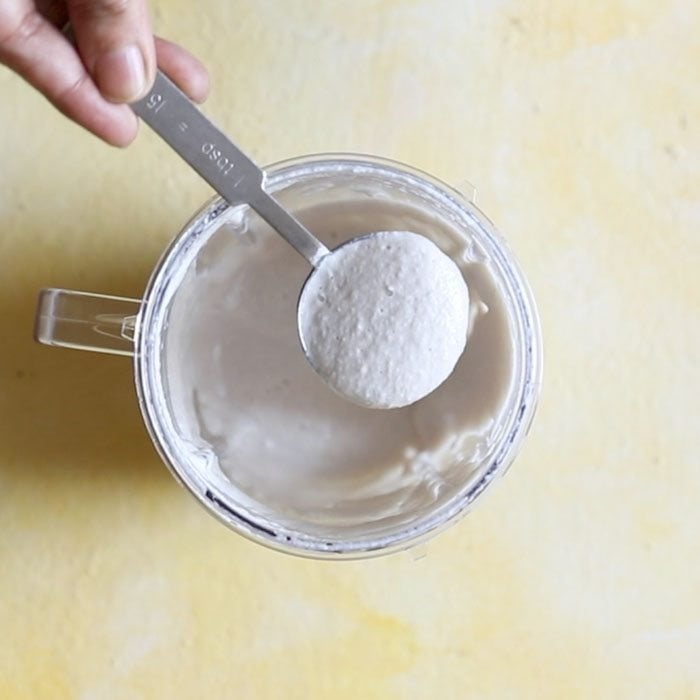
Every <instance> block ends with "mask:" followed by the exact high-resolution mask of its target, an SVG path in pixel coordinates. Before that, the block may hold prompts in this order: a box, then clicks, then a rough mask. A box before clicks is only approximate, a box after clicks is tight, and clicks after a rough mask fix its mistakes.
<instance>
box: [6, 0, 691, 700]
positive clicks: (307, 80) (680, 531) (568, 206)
mask: <svg viewBox="0 0 700 700" xmlns="http://www.w3.org/2000/svg"><path fill="white" fill-rule="evenodd" d="M154 15H155V25H156V27H157V30H158V32H159V33H161V34H163V35H166V36H169V37H170V38H172V39H175V40H177V41H180V42H181V43H183V44H185V45H187V46H188V47H190V48H191V49H192V50H193V51H195V52H196V53H197V54H198V55H199V56H201V57H202V58H203V59H204V61H205V63H206V64H207V65H208V66H209V68H210V69H211V73H212V78H213V85H214V88H213V93H212V97H211V99H210V101H209V103H208V106H207V108H206V111H207V112H208V114H210V115H212V116H213V117H214V118H215V120H216V121H217V122H219V123H220V124H221V125H222V126H223V127H224V128H225V129H226V130H228V131H229V132H230V133H231V134H232V135H234V136H235V137H236V139H237V140H238V141H239V142H240V143H241V144H242V145H243V146H244V147H246V148H247V149H248V150H249V152H250V153H251V154H252V155H253V156H254V157H255V158H256V159H257V160H258V161H260V162H262V163H269V162H272V161H276V160H279V159H282V158H285V157H288V156H293V155H298V154H304V153H309V152H318V151H329V150H333V151H338V150H340V151H342V150H349V151H360V152H369V153H375V154H378V155H384V156H389V157H393V158H397V159H400V160H402V161H405V162H408V163H411V164H413V165H415V166H418V167H420V168H424V169H426V170H428V171H430V172H432V173H434V174H435V175H437V176H438V177H441V178H442V179H445V180H447V181H449V182H451V183H453V184H456V185H460V184H462V183H463V182H464V181H466V180H469V181H471V182H473V183H474V184H475V185H476V186H477V189H478V193H479V196H478V202H479V203H480V205H481V206H482V208H483V209H484V210H485V211H486V212H487V213H488V214H489V215H490V216H491V217H492V218H493V219H494V220H495V222H496V223H497V224H498V226H499V227H500V228H501V229H502V230H503V232H504V233H505V234H506V235H507V237H508V238H509V240H510V241H511V243H512V246H513V247H514V249H515V251H516V253H517V254H518V255H519V257H520V259H521V261H522V264H523V266H524V268H525V270H526V273H527V275H528V277H529V279H530V281H531V283H532V285H533V288H534V291H535V293H536V296H537V299H538V302H539V305H540V310H541V315H542V321H543V325H544V338H545V343H546V345H545V347H546V358H545V386H544V391H543V396H542V401H541V406H540V411H539V414H538V416H537V419H536V421H535V425H534V428H533V431H532V433H531V435H530V439H529V440H528V442H527V444H526V447H525V449H524V451H523V453H522V455H521V457H520V458H519V460H518V461H517V462H516V464H515V466H514V467H513V469H512V471H511V472H510V473H509V474H508V477H507V478H506V479H504V480H503V481H502V482H501V483H500V484H498V485H497V486H496V487H494V490H493V491H492V493H491V494H490V495H489V496H488V497H487V498H486V499H485V501H484V502H483V503H481V504H480V506H479V507H478V508H477V509H476V510H475V512H473V513H472V514H471V515H469V516H468V517H467V518H466V520H464V521H462V522H461V523H460V524H459V525H457V526H456V527H454V528H453V529H451V530H450V531H448V532H447V533H444V534H442V535H441V536H439V537H438V538H437V539H436V540H434V541H432V542H430V543H429V544H428V545H427V547H425V548H424V549H422V550H420V551H419V552H413V553H404V554H400V555H395V556H392V557H389V558H385V559H380V560H375V561H367V562H356V563H323V562H314V561H304V560H297V559H293V558H291V557H286V556H284V555H281V554H277V553H274V552H271V551H267V550H265V549H263V548H261V547H258V546H255V545H252V544H250V543H248V542H246V541H244V540H243V539H241V538H239V537H237V536H236V535H234V534H232V533H231V532H229V531H227V530H226V529H225V528H224V527H223V526H221V525H219V524H217V523H216V522H215V521H214V520H213V519H212V518H210V517H209V516H207V515H206V513H205V512H204V511H202V510H201V509H200V508H199V507H198V506H197V505H196V504H195V502H194V501H193V500H192V499H191V498H190V497H189V496H188V495H187V494H186V493H185V492H184V491H182V490H180V488H179V487H178V486H177V485H176V483H175V482H174V480H173V479H172V478H171V477H170V476H169V474H168V472H167V471H166V469H165V467H164V466H163V465H162V464H161V463H160V462H159V460H158V458H157V456H156V455H155V453H154V450H153V449H152V447H151V446H150V443H149V441H148V439H147V437H146V434H145V429H144V428H143V426H142V423H141V420H140V416H139V413H138V409H137V406H136V401H135V397H134V391H133V388H132V386H131V367H130V363H129V361H128V360H126V359H123V358H115V357H104V356H98V355H90V354H87V353H79V352H71V351H65V350H51V349H48V348H45V347H39V346H36V345H34V344H33V343H32V340H31V332H32V318H33V309H34V304H35V296H36V293H37V290H38V289H39V288H40V287H43V286H50V285H55V286H65V287H74V288H78V289H86V290H91V291H99V292H106V293H110V292H111V293H115V294H124V295H139V294H140V293H141V291H142V289H143V287H144V284H145V282H146V280H147V277H148V274H149V271H150V270H151V268H152V266H153V265H154V263H155V261H156V259H157V257H158V255H159V253H160V251H161V250H162V249H163V247H164V246H165V245H166V243H167V242H168V240H169V238H170V237H171V235H172V234H174V233H175V232H176V231H177V230H178V229H179V227H180V225H181V224H182V223H183V222H184V220H185V219H186V218H187V217H188V216H189V214H190V213H191V212H192V211H193V210H194V209H195V208H196V207H197V206H198V205H199V204H200V203H201V202H202V201H203V200H204V199H205V198H206V197H207V196H208V194H209V190H208V188H207V186H206V185H204V184H203V183H202V182H201V181H200V180H199V179H198V178H197V176H196V175H194V174H193V173H191V172H188V170H187V168H186V167H185V166H184V165H183V164H182V163H181V162H180V161H179V159H178V158H177V157H176V156H175V155H173V154H171V153H169V152H168V150H167V149H166V147H165V146H164V145H163V144H162V143H160V142H159V141H158V139H157V138H156V137H155V136H153V135H152V134H150V133H147V131H146V130H145V129H144V130H143V133H142V134H141V136H140V137H139V139H138V141H137V142H136V143H135V145H134V146H133V147H131V148H129V149H128V150H126V151H123V152H122V151H117V150H114V149H110V148H108V147H107V146H104V145H102V144H101V143H100V142H98V141H97V140H96V139H94V138H93V137H91V136H89V135H87V134H84V133H82V132H81V131H80V130H79V129H78V128H77V127H75V126H74V125H72V124H70V123H68V122H67V121H65V120H64V119H63V118H62V117H60V116H59V115H57V114H56V113H54V112H53V111H52V109H51V108H50V107H49V106H48V105H47V104H46V103H45V102H44V100H43V99H42V98H41V97H40V96H38V95H36V94H35V93H33V92H32V91H31V90H30V89H29V88H28V87H26V86H25V85H24V84H22V83H21V82H20V81H19V80H18V79H17V78H15V77H14V76H12V75H11V74H10V73H9V71H7V70H4V69H3V70H1V71H0V105H1V107H0V158H1V163H0V262H1V264H2V271H1V272H0V319H1V322H2V331H1V332H0V698H2V700H5V698H7V699H8V700H24V699H31V700H36V699H37V698H57V699H63V698H79V699H81V700H117V699H119V700H121V699H127V698H129V699H131V698H168V699H169V700H171V699H173V698H188V699H189V698H209V697H212V698H213V697H217V698H220V697H226V698H242V699H243V698H245V699H248V698H256V699H258V698H260V699H263V700H264V699H266V698H284V699H285V700H296V699H299V700H302V699H303V700H307V699H311V700H313V699H317V698H318V699H321V698H339V699H344V698H348V699H350V698H352V699H353V700H354V699H355V698H362V699H367V700H371V699H374V698H376V699H380V698H381V699H395V698H418V699H422V698H426V699H431V700H432V699H434V698H440V699H442V698H445V699H448V700H449V699H451V698H455V699H460V700H462V699H464V698H469V699H471V698H475V699H479V700H481V699H484V700H491V699H494V700H495V699H499V700H501V699H511V698H513V699H518V700H520V699H529V698H533V699H537V700H546V699H548V698H566V699H572V698H573V699H576V698H581V699H583V698H585V699H590V698H596V699H599V698H616V699H617V698H634V699H635V700H637V699H639V698H654V699H656V698H663V699H666V698H669V699H673V700H675V699H678V700H680V699H681V698H683V699H688V698H700V546H699V545H698V542H699V541H700V469H698V449H697V448H698V437H697V435H698V430H699V429H698V425H699V419H700V410H699V408H698V406H699V402H700V398H699V395H700V358H699V353H700V282H699V281H698V280H699V279H700V277H698V270H700V231H699V226H700V157H699V153H700V151H699V147H700V90H699V89H698V87H699V82H698V71H699V69H700V42H699V41H698V26H700V24H699V23H700V4H698V3H696V2H692V1H691V0H678V1H673V0H666V1H662V2H659V0H606V1H605V2H603V0H593V2H581V1H580V0H557V1H556V2H551V0H548V1H545V0H528V1H522V2H517V1H513V0H511V1H507V0H498V1H490V0H482V1H480V2H476V1H469V2H467V1H461V0H422V1H419V0H415V1H414V0H394V1H390V0H386V1H380V0H352V1H351V0H342V1H341V0H335V1H333V0H322V1H320V2H318V1H316V2H312V1H311V0H255V1H254V0H226V1H224V0H221V1H219V2H216V1H214V0H200V1H199V2H185V0H169V1H166V0H160V1H158V2H156V3H155V6H154Z"/></svg>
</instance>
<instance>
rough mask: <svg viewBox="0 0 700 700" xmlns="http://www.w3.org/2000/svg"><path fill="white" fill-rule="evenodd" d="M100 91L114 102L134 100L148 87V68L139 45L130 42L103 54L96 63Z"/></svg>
mask: <svg viewBox="0 0 700 700" xmlns="http://www.w3.org/2000/svg"><path fill="white" fill-rule="evenodd" d="M95 80H96V82H97V87H98V88H99V89H100V92H101V93H102V94H103V95H104V96H105V97H106V98H107V99H108V100H111V101H113V102H133V101H134V100H137V99H138V98H139V97H141V96H142V94H143V92H144V90H145V89H146V68H145V66H144V63H143V54H142V53H141V50H140V49H139V47H138V46H136V45H135V44H129V45H128V46H124V47H123V48H121V49H116V50H115V51H108V52H107V53H104V54H102V55H101V56H100V57H99V58H98V59H97V63H96V64H95Z"/></svg>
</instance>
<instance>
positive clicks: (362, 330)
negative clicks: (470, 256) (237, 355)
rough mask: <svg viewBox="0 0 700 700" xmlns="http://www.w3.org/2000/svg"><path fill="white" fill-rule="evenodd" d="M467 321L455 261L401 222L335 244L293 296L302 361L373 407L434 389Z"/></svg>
mask: <svg viewBox="0 0 700 700" xmlns="http://www.w3.org/2000/svg"><path fill="white" fill-rule="evenodd" d="M468 324H469V291H468V289H467V285H466V284H465V281H464V278H463V277H462V273H461V272H460V270H459V268H458V267H457V266H456V265H455V263H454V262H452V260H451V259H450V258H449V257H447V255H445V254H444V253H443V252H442V251H441V250H440V249H439V248H438V247H437V246H436V245H435V244H434V243H433V242H432V241H430V240H429V239H427V238H425V237H424V236H419V235H417V234H415V233H412V232H410V231H381V232H377V233H374V234H372V235H371V236H366V237H362V238H356V239H354V240H352V241H350V242H349V243H346V244H345V245H342V246H340V247H339V248H337V249H336V250H334V251H333V252H332V253H331V254H330V255H327V256H326V257H325V258H324V259H323V260H322V261H321V263H320V265H319V266H318V268H317V269H316V270H315V271H314V272H313V274H312V275H311V277H310V278H309V280H308V281H307V283H306V285H305V286H304V290H303V292H302V295H301V297H300V299H299V333H300V338H301V340H302V344H303V346H304V348H305V349H306V352H307V355H308V358H309V361H310V362H311V364H312V366H313V367H314V368H315V369H316V370H317V371H318V373H319V374H320V375H321V376H322V377H323V378H324V379H325V380H326V381H327V382H328V384H329V385H330V386H331V387H332V388H333V389H335V390H336V391H337V392H338V393H339V394H340V395H341V396H343V397H345V398H347V399H349V400H351V401H355V402H356V403H359V404H360V405H363V406H369V407H374V408H398V407H401V406H408V405H409V404H412V403H415V402H416V401H418V400H419V399H422V398H423V397H424V396H427V395H428V394H429V393H430V392H431V391H434V390H435V389H437V387H438V386H440V384H442V383H443V382H444V381H445V380H446V379H447V377H448V376H449V375H450V374H451V372H452V370H453V369H454V367H455V364H456V363H457V360H458V359H459V357H460V355H461V354H462V352H463V350H464V345H465V343H466V340H467V327H468Z"/></svg>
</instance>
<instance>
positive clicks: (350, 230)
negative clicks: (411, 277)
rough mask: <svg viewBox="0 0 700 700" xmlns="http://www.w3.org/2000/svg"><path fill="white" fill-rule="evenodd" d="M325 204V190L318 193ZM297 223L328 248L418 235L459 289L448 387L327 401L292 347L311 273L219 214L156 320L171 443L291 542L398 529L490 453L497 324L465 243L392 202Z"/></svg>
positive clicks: (254, 227)
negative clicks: (297, 535) (466, 297)
mask: <svg viewBox="0 0 700 700" xmlns="http://www.w3.org/2000/svg"><path fill="white" fill-rule="evenodd" d="M324 197H325V198H326V200H329V199H330V198H331V194H330V193H324ZM295 214H296V215H297V216H298V217H299V218H300V220H301V221H302V222H303V223H304V224H305V225H306V226H308V228H309V229H310V230H311V231H312V232H313V233H315V234H316V235H317V236H318V237H319V238H320V239H321V240H322V241H323V242H324V243H325V244H326V245H328V246H329V247H330V248H335V247H336V246H338V245H339V244H341V243H342V242H344V241H347V240H348V239H350V238H354V237H356V236H362V235H365V234H368V233H371V232H374V231H382V230H409V231H415V232H416V233H419V234H422V235H425V236H428V237H429V238H431V239H432V240H434V241H435V242H436V243H437V244H438V245H439V246H440V248H441V249H442V250H443V251H444V252H446V253H447V254H449V255H450V257H451V258H452V259H453V260H455V261H456V262H457V263H458V265H459V269H460V270H461V271H462V273H463V275H464V277H465V279H466V280H468V284H469V292H470V303H469V320H468V324H469V327H468V341H467V345H466V349H465V351H464V353H463V354H462V356H461V358H460V359H459V361H458V363H457V365H456V367H455V369H454V372H453V373H452V375H451V376H450V377H449V379H448V380H447V381H446V382H445V383H444V384H442V386H440V387H439V388H438V389H437V390H436V391H434V392H433V393H431V394H430V395H429V396H427V397H425V398H424V399H422V400H420V401H418V402H417V403H415V404H413V405H412V406H408V407H406V408H400V409H395V410H390V411H380V410H374V409H368V408H363V407H361V406H358V405H355V404H353V403H351V402H349V401H347V400H346V399H343V398H341V397H340V396H338V395H337V394H336V393H335V392H334V391H332V390H331V389H330V388H329V387H328V385H327V384H326V383H325V382H324V381H323V380H322V379H321V378H320V377H319V376H318V375H317V374H316V372H315V371H314V370H313V369H312V368H311V366H310V365H309V363H308V362H307V360H306V358H305V357H304V354H303V352H302V349H301V347H300V343H299V338H298V334H297V325H296V306H297V300H298V297H299V293H300V290H301V288H302V285H303V283H304V281H305V279H306V277H307V276H308V274H309V272H310V268H309V266H308V264H307V263H306V261H304V260H303V259H302V258H301V257H300V256H299V255H298V254H297V253H296V252H295V251H294V250H293V249H292V248H290V247H289V245H287V244H286V243H285V242H284V241H283V240H282V239H281V238H280V237H279V236H278V235H277V234H275V233H274V232H272V231H271V230H270V229H269V227H267V225H265V224H264V223H263V222H262V221H260V220H259V219H258V218H257V217H255V216H254V215H249V214H241V213H240V209H239V210H234V211H232V212H231V213H230V217H229V222H228V223H227V224H225V225H223V226H222V227H221V228H220V229H219V230H218V231H216V232H215V233H214V234H213V235H212V236H211V238H210V239H209V240H208V242H207V243H206V245H205V247H204V248H203V250H202V251H201V252H200V253H199V255H198V257H197V259H196V262H195V263H193V264H192V266H191V268H190V269H189V271H188V272H187V274H186V277H185V278H184V280H183V282H182V284H181V286H180V288H179V289H178V291H177V293H176V295H175V299H174V301H173V303H172V307H171V311H170V314H169V327H168V331H167V334H166V342H165V351H164V371H165V375H166V383H167V388H168V392H169V394H170V396H171V412H172V414H173V417H174V421H175V423H176V427H177V430H178V431H179V432H180V435H181V439H182V440H183V441H186V442H187V444H190V445H191V446H192V450H193V451H195V450H198V451H199V452H200V453H202V452H207V453H210V454H211V453H212V452H213V459H212V462H213V464H214V467H213V468H214V469H215V470H216V471H217V473H220V474H221V475H222V476H223V479H222V481H223V484H224V486H222V488H223V489H225V491H226V494H227V495H226V498H227V499H229V501H230V502H231V503H234V504H236V503H239V504H244V505H245V507H246V509H247V512H253V513H257V514H259V515H260V516H261V517H263V518H267V519H268V520H269V521H272V522H278V523H281V524H283V525H285V526H287V527H292V528H298V529H300V530H303V531H305V532H310V533H313V532H316V533H321V536H326V535H327V533H328V532H330V531H331V530H332V531H333V532H335V533H336V534H338V536H341V535H342V536H348V537H349V536H352V535H353V534H357V533H363V534H366V533H368V532H376V533H381V532H385V531H388V530H390V529H392V528H396V527H403V526H404V524H406V523H412V522H414V521H415V519H416V518H417V517H420V516H421V515H424V514H426V513H428V512H431V511H432V510H433V509H434V508H435V507H437V506H439V505H440V504H442V503H445V502H447V500H448V499H449V498H450V497H451V496H454V495H455V493H457V492H458V491H460V490H461V489H463V488H464V486H465V485H466V484H467V483H468V482H469V480H470V479H472V478H473V477H475V476H476V475H477V474H478V472H479V470H480V468H482V467H483V466H484V464H486V463H487V462H488V461H489V459H490V458H492V456H493V452H494V447H495V446H496V445H497V443H498V441H499V439H500V437H501V435H502V433H503V431H504V427H503V421H502V420H501V418H502V415H503V414H504V412H505V411H506V410H507V408H508V400H509V388H510V385H511V382H512V381H513V376H514V352H513V347H512V343H511V336H512V329H511V323H512V320H511V317H510V316H509V313H508V310H507V306H506V304H505V302H504V299H503V296H502V291H501V288H500V286H499V284H498V282H497V281H496V279H495V278H494V275H493V273H492V270H491V268H490V264H489V262H488V260H487V259H485V256H484V254H483V252H482V251H481V250H480V248H479V246H478V245H476V244H475V243H474V241H469V240H464V238H463V237H462V236H460V235H459V234H458V233H457V232H456V231H454V230H453V229H452V228H451V226H450V225H449V224H448V223H446V222H444V221H442V220H439V219H437V218H436V217H435V216H432V215H428V214H425V213H424V212H423V211H421V210H420V209H418V208H416V207H413V206H411V205H409V204H405V203H397V202H392V201H391V200H390V199H385V198H372V197H367V196H360V195H357V196H356V197H355V198H354V199H348V200H347V201H342V200H339V201H334V202H332V203H328V204H324V203H317V204H314V205H313V206H310V207H309V208H307V209H304V210H301V211H300V210H297V211H296V212H295Z"/></svg>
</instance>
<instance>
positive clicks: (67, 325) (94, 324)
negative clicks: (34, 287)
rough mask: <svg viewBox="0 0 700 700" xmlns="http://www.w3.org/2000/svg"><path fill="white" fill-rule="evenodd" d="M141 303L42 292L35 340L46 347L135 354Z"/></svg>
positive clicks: (84, 293)
mask: <svg viewBox="0 0 700 700" xmlns="http://www.w3.org/2000/svg"><path fill="white" fill-rule="evenodd" d="M140 308H141V301H140V300H137V299H126V298H124V297H114V296H107V295H104V294H88V293H86V292H76V291H72V290H68V289H42V290H41V292H40V294H39V302H38V304H37V309H36V317H35V323H34V338H35V339H36V340H37V341H38V342H39V343H43V344H44V345H53V346H55V347H62V348H76V349H79V350H91V351H93V352H104V353H108V354H110V355H131V356H132V355H133V354H134V334H135V332H136V324H137V322H138V313H139V310H140Z"/></svg>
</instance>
